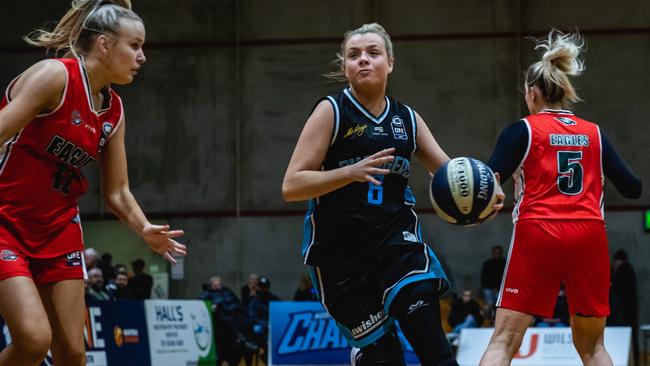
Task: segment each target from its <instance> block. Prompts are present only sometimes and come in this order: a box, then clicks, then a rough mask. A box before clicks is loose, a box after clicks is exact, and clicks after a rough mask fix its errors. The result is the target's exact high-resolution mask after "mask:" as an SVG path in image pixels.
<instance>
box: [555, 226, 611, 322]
mask: <svg viewBox="0 0 650 366" xmlns="http://www.w3.org/2000/svg"><path fill="white" fill-rule="evenodd" d="M565 225H566V226H567V227H566V229H565V230H564V232H565V235H566V237H567V238H568V239H569V240H570V242H568V243H567V253H566V255H565V257H566V258H567V259H568V260H569V263H570V265H569V266H567V274H566V278H565V290H566V293H567V297H568V299H569V311H570V313H571V314H572V315H574V314H577V315H584V316H589V317H594V318H600V317H606V316H608V315H609V286H610V268H609V266H610V262H609V250H608V244H607V233H606V232H605V224H604V223H603V222H602V221H597V220H575V221H573V222H568V223H566V224H565ZM569 225H570V226H569Z"/></svg>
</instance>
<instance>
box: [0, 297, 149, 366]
mask: <svg viewBox="0 0 650 366" xmlns="http://www.w3.org/2000/svg"><path fill="white" fill-rule="evenodd" d="M84 317H85V331H84V339H85V341H86V364H87V365H88V366H108V365H150V364H151V361H150V358H149V339H148V337H147V324H146V319H145V316H144V304H143V302H142V301H91V302H89V303H88V304H87V310H86V313H85V314H84ZM0 328H1V329H2V333H3V336H2V337H0V350H2V349H4V348H5V347H6V346H7V344H9V343H11V335H10V334H9V330H8V329H7V327H6V325H5V322H4V319H2V318H0ZM41 365H43V366H50V365H54V362H53V360H52V357H51V354H50V353H48V356H47V358H46V359H45V360H44V361H43V363H42V364H41Z"/></svg>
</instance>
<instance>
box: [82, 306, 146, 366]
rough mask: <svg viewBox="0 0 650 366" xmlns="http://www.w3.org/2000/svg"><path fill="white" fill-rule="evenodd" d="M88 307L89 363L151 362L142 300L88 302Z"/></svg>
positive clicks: (87, 357) (99, 364) (87, 353)
mask: <svg viewBox="0 0 650 366" xmlns="http://www.w3.org/2000/svg"><path fill="white" fill-rule="evenodd" d="M87 306H88V312H87V313H86V332H85V334H86V337H85V338H86V360H87V365H88V366H91V365H95V366H101V365H103V364H104V362H106V365H150V364H151V361H150V358H149V338H148V335H147V323H146V318H145V315H144V304H143V303H142V301H136V300H133V301H129V300H121V301H91V302H89V303H88V304H87ZM104 360H105V361H104Z"/></svg>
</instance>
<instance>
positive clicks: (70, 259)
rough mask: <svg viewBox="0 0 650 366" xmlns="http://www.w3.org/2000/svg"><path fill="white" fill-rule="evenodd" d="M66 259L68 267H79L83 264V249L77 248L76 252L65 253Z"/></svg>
mask: <svg viewBox="0 0 650 366" xmlns="http://www.w3.org/2000/svg"><path fill="white" fill-rule="evenodd" d="M65 259H66V265H67V266H68V267H79V266H81V251H79V250H77V251H76V252H72V253H68V254H66V255H65Z"/></svg>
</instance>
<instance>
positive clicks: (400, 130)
mask: <svg viewBox="0 0 650 366" xmlns="http://www.w3.org/2000/svg"><path fill="white" fill-rule="evenodd" d="M390 127H391V128H392V129H393V138H395V140H408V139H409V138H408V135H407V134H406V128H405V127H404V121H403V120H402V119H401V118H399V116H393V119H392V120H391V122H390Z"/></svg>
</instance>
